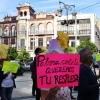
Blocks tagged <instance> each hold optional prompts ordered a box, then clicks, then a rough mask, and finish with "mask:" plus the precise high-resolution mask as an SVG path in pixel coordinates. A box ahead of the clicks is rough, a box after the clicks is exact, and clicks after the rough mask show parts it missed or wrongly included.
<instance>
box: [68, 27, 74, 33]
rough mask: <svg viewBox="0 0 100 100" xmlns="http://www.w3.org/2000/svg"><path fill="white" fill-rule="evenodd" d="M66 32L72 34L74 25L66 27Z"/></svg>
mask: <svg viewBox="0 0 100 100" xmlns="http://www.w3.org/2000/svg"><path fill="white" fill-rule="evenodd" d="M68 34H74V26H69V27H68Z"/></svg>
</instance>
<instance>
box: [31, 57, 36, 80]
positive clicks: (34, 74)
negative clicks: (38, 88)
mask: <svg viewBox="0 0 100 100" xmlns="http://www.w3.org/2000/svg"><path fill="white" fill-rule="evenodd" d="M30 70H31V71H32V74H31V78H32V79H35V80H36V57H34V61H33V63H31V64H30Z"/></svg>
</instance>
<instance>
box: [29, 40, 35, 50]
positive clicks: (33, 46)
mask: <svg viewBox="0 0 100 100" xmlns="http://www.w3.org/2000/svg"><path fill="white" fill-rule="evenodd" d="M33 43H34V45H33ZM33 49H35V40H33V39H31V40H30V50H33Z"/></svg>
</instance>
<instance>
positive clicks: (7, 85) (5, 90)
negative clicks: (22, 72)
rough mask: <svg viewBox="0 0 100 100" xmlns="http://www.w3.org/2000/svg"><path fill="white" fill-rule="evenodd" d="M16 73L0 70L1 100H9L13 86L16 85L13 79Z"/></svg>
mask: <svg viewBox="0 0 100 100" xmlns="http://www.w3.org/2000/svg"><path fill="white" fill-rule="evenodd" d="M15 78H16V73H11V72H2V75H1V80H2V81H1V100H11V96H12V92H13V88H14V87H16V85H15V81H14V79H15Z"/></svg>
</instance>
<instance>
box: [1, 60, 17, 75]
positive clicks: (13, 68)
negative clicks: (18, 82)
mask: <svg viewBox="0 0 100 100" xmlns="http://www.w3.org/2000/svg"><path fill="white" fill-rule="evenodd" d="M18 67H19V64H17V63H13V62H9V61H4V63H3V68H2V71H4V72H11V73H17V70H18Z"/></svg>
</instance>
